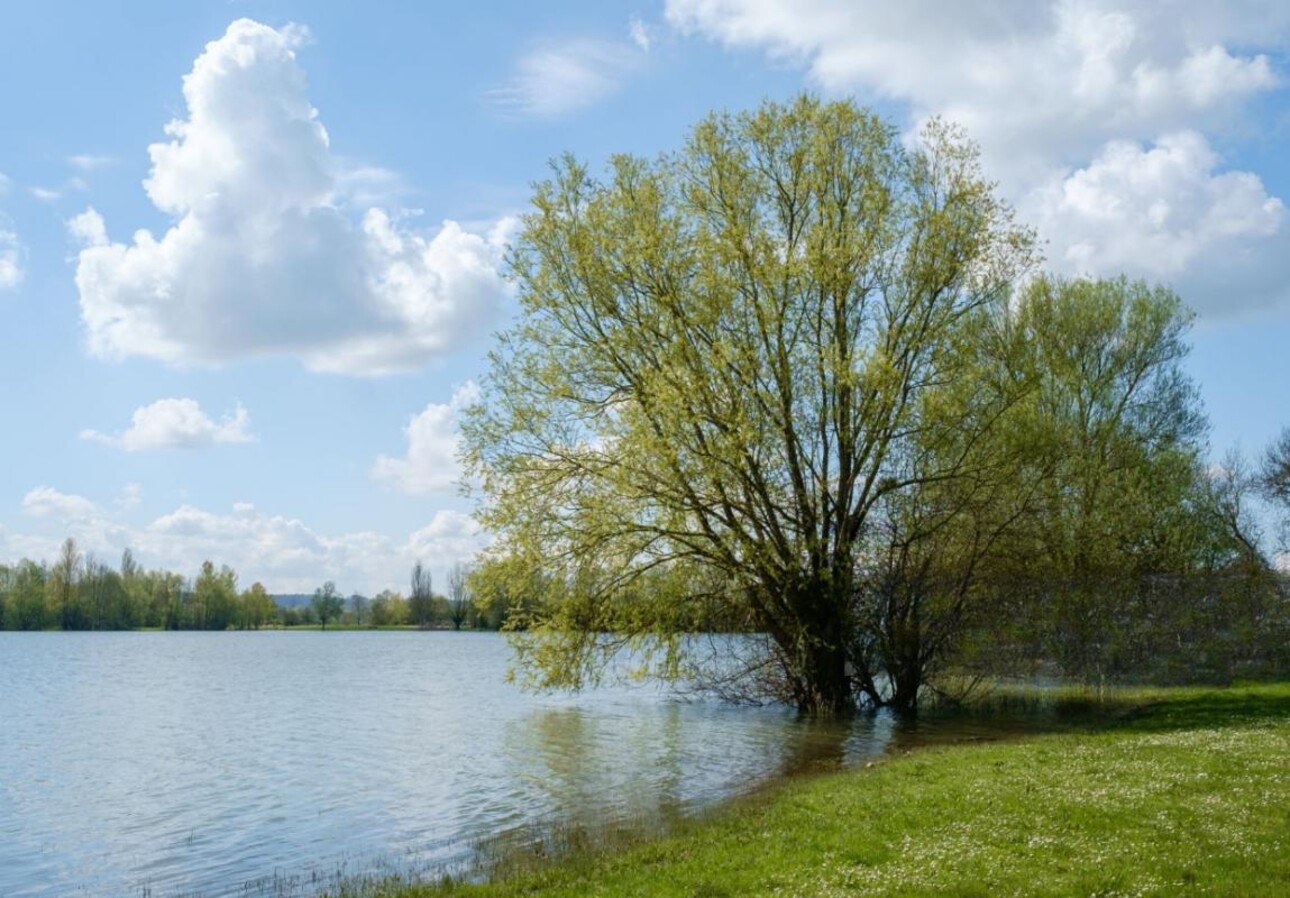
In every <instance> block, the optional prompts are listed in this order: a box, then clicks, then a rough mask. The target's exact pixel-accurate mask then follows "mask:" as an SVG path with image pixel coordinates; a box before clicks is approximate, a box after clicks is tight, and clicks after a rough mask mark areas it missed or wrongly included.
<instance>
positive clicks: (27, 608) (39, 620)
mask: <svg viewBox="0 0 1290 898" xmlns="http://www.w3.org/2000/svg"><path fill="white" fill-rule="evenodd" d="M48 578H49V573H48V571H47V570H46V569H45V567H44V565H39V564H36V562H34V561H27V560H23V561H20V562H18V564H17V565H15V566H14V567H13V568H12V569H11V570H10V574H9V591H8V599H7V602H6V606H7V607H6V611H5V627H7V628H8V629H10V630H43V629H45V628H46V627H52V626H56V625H57V624H58V618H57V617H56V616H54V615H51V614H50V613H49V608H48V605H47V604H46V602H45V590H46V580H48Z"/></svg>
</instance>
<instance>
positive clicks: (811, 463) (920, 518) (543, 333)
mask: <svg viewBox="0 0 1290 898" xmlns="http://www.w3.org/2000/svg"><path fill="white" fill-rule="evenodd" d="M554 169H555V174H554V177H553V178H552V179H551V180H550V181H547V182H545V183H543V184H540V185H538V187H537V190H536V193H535V196H534V199H533V211H532V212H531V213H530V214H528V215H527V216H526V217H525V219H524V227H523V229H522V232H521V234H520V237H519V239H518V242H517V245H516V248H515V250H514V253H513V258H512V263H511V266H512V273H513V275H514V278H515V281H516V283H517V285H518V287H519V297H520V300H521V304H522V315H521V317H520V320H519V321H518V323H517V324H516V325H515V326H514V327H513V328H512V329H511V330H510V331H508V332H507V333H505V334H503V335H502V337H501V339H500V341H499V345H498V347H497V349H496V350H495V351H494V352H493V353H492V355H491V357H490V362H491V368H490V372H489V375H488V377H487V379H486V381H485V386H484V393H483V400H482V402H481V403H480V404H479V405H478V406H476V407H475V408H474V409H472V410H470V412H469V413H468V415H467V420H466V424H465V426H464V428H463V430H464V435H465V440H466V447H467V460H468V462H469V463H470V465H471V467H472V469H473V472H474V473H475V474H476V475H477V476H478V478H479V480H480V482H481V483H482V491H481V499H482V501H481V505H480V509H479V515H480V517H481V519H482V521H483V522H484V523H485V524H486V525H487V526H488V527H489V528H490V529H492V530H493V531H494V532H495V533H496V534H497V535H498V540H497V542H496V543H495V545H494V548H493V549H492V551H491V554H490V556H489V557H488V558H487V559H485V562H484V564H483V565H482V566H481V568H480V571H479V573H478V575H477V578H476V579H477V583H476V592H477V595H479V596H480V597H481V599H483V600H485V601H494V602H495V601H503V600H504V601H506V602H508V603H509V604H510V608H511V610H510V612H509V614H508V617H507V624H506V626H507V627H508V629H511V630H514V631H518V632H521V633H522V634H523V635H522V636H520V637H518V638H517V640H516V644H517V647H518V649H519V651H520V657H521V661H522V663H523V664H524V672H525V675H526V679H527V680H528V681H529V682H530V683H532V684H533V685H537V686H546V687H566V686H573V687H576V686H579V685H581V684H583V683H584V682H588V681H595V680H596V678H597V677H599V676H600V675H601V674H602V673H603V672H605V671H606V670H607V669H610V668H612V667H613V666H614V659H615V658H618V657H620V656H621V654H622V653H623V652H624V651H625V650H630V652H631V653H632V656H633V657H634V658H637V659H644V660H643V661H642V663H641V664H640V665H637V666H636V667H635V668H634V669H635V670H636V671H637V672H644V673H648V674H654V675H657V676H662V677H681V676H684V677H687V678H691V679H693V678H694V677H695V675H696V673H697V674H699V675H701V676H705V677H709V678H711V679H713V681H714V682H719V683H720V684H721V691H723V692H728V691H729V687H730V686H731V685H732V684H734V683H737V682H739V681H740V680H741V679H742V682H743V683H744V684H745V687H746V689H747V693H746V695H745V696H744V697H758V696H765V695H770V696H772V697H776V698H782V699H788V700H790V701H793V702H795V703H796V704H798V705H799V706H800V707H802V708H803V709H806V710H809V711H815V712H826V713H827V712H830V711H842V710H845V709H846V708H848V707H850V706H851V705H852V704H853V698H854V691H855V690H859V691H860V692H861V693H862V694H863V696H864V697H865V699H866V700H867V701H868V702H869V703H871V704H874V705H880V704H889V705H893V706H895V707H897V708H900V709H905V710H910V709H913V708H915V707H916V705H917V702H918V697H919V695H920V693H921V692H922V691H923V690H924V687H925V686H926V685H927V684H928V683H929V682H930V681H932V680H934V679H935V677H936V676H937V675H938V673H939V672H940V671H942V670H945V669H947V668H948V667H950V666H951V665H956V664H961V663H962V662H963V660H964V652H965V651H967V650H968V649H970V648H971V644H972V643H973V641H974V640H975V641H976V643H977V644H978V645H980V644H982V642H983V640H982V639H981V637H982V636H984V635H985V634H987V633H989V634H992V635H995V636H1001V637H1004V638H1005V640H1006V642H1007V644H1008V645H1009V651H1011V652H1014V653H1015V654H1016V655H1018V656H1025V655H1029V656H1030V657H1032V658H1034V657H1039V656H1046V657H1050V658H1055V659H1056V660H1057V662H1058V663H1059V665H1060V668H1061V670H1062V671H1064V672H1065V673H1067V674H1070V675H1074V676H1081V677H1100V676H1104V675H1106V674H1107V673H1108V671H1110V670H1112V669H1113V668H1115V667H1116V665H1117V664H1120V663H1121V662H1122V661H1123V659H1126V658H1129V657H1135V653H1136V652H1139V650H1140V649H1141V648H1142V647H1144V646H1146V645H1154V646H1157V647H1158V646H1159V645H1160V640H1159V639H1156V637H1157V636H1158V635H1159V633H1160V628H1156V629H1154V630H1152V631H1151V632H1150V633H1148V634H1144V633H1142V632H1135V629H1134V628H1135V626H1138V625H1140V624H1142V622H1143V620H1144V619H1143V618H1142V617H1141V616H1138V617H1135V614H1136V613H1137V612H1140V611H1142V610H1143V608H1144V607H1145V604H1146V602H1147V600H1146V597H1147V596H1148V594H1151V595H1152V596H1156V595H1158V594H1159V592H1160V589H1159V586H1160V583H1161V578H1173V580H1172V581H1171V582H1173V583H1175V585H1177V584H1181V583H1183V582H1184V581H1185V586H1182V585H1178V586H1177V588H1176V589H1175V594H1176V595H1178V596H1180V597H1181V596H1188V597H1193V598H1194V600H1195V601H1197V602H1200V603H1202V604H1205V603H1208V604H1211V605H1212V604H1213V602H1211V601H1210V600H1211V599H1212V598H1213V596H1214V594H1215V591H1214V589H1213V588H1205V589H1197V588H1195V584H1196V582H1197V581H1196V578H1206V577H1208V578H1211V579H1213V578H1214V577H1215V576H1217V575H1220V574H1221V575H1223V576H1228V575H1234V574H1239V575H1240V576H1242V577H1245V579H1242V580H1241V581H1240V582H1241V585H1242V587H1248V588H1249V589H1250V590H1252V591H1253V592H1254V593H1257V594H1258V595H1259V596H1261V597H1262V598H1260V601H1263V599H1267V600H1268V604H1270V605H1273V606H1274V605H1275V604H1276V603H1275V601H1273V598H1274V596H1273V594H1272V593H1269V592H1267V588H1266V586H1267V584H1266V583H1264V582H1263V580H1262V579H1261V578H1262V577H1263V575H1264V574H1265V573H1266V570H1265V569H1266V566H1267V565H1266V561H1260V558H1261V556H1260V553H1259V552H1258V551H1257V546H1256V542H1257V541H1256V540H1255V539H1254V538H1253V537H1252V534H1251V533H1250V530H1249V520H1248V516H1245V515H1243V514H1242V513H1241V512H1240V510H1239V508H1238V507H1237V506H1239V501H1237V502H1235V504H1234V500H1236V499H1239V497H1238V496H1237V495H1236V494H1235V493H1233V492H1232V490H1231V489H1230V488H1229V485H1227V484H1224V483H1222V482H1220V481H1219V480H1216V479H1215V478H1214V477H1213V476H1212V475H1211V474H1210V472H1207V471H1206V470H1205V468H1204V465H1203V463H1202V459H1203V454H1204V448H1205V447H1204V442H1203V441H1204V431H1205V422H1204V418H1203V415H1202V413H1201V411H1200V406H1199V400H1198V394H1197V391H1196V388H1195V386H1194V385H1193V384H1192V383H1191V381H1190V380H1189V379H1188V378H1187V376H1186V374H1185V372H1184V370H1183V367H1182V362H1183V360H1184V358H1185V355H1186V352H1187V346H1186V342H1185V338H1186V334H1187V331H1188V328H1189V325H1190V321H1191V315H1190V314H1189V313H1188V312H1187V311H1186V310H1185V308H1184V307H1183V305H1182V303H1181V301H1180V300H1179V298H1178V297H1177V296H1176V295H1174V294H1173V293H1172V292H1170V291H1169V290H1167V289H1164V288H1159V287H1151V286H1148V285H1146V284H1142V283H1138V282H1130V281H1127V280H1124V279H1115V280H1107V281H1092V280H1062V279H1057V278H1048V277H1040V276H1034V273H1033V265H1034V255H1033V250H1032V240H1031V235H1030V234H1029V233H1028V232H1027V231H1026V230H1025V229H1023V228H1019V227H1017V226H1016V225H1015V224H1014V223H1013V220H1012V216H1011V212H1010V210H1009V209H1008V208H1007V207H1006V206H1005V205H1004V204H1003V203H1001V202H1000V201H999V200H998V199H997V197H996V196H995V195H994V192H993V189H992V187H991V185H990V184H988V183H986V182H985V181H984V180H983V179H982V177H981V175H980V172H979V169H978V167H977V162H976V154H975V149H974V148H973V146H972V145H971V144H970V143H969V142H967V141H966V140H965V139H964V138H963V137H962V135H961V134H960V133H959V132H957V131H956V130H955V129H953V128H950V127H947V126H945V125H944V124H941V123H933V124H932V125H930V126H929V127H928V129H927V130H926V131H925V132H924V134H923V135H922V140H921V142H920V143H919V144H918V145H917V146H915V147H913V148H912V149H911V148H908V147H906V146H905V145H904V144H902V142H901V141H900V140H899V139H898V137H897V135H896V133H895V131H894V130H893V129H892V128H891V127H890V126H888V125H886V124H885V123H883V122H882V121H881V120H879V119H877V118H876V117H874V116H873V115H871V114H869V113H867V112H865V111H863V110H860V109H857V108H856V107H855V106H853V105H851V104H849V103H845V102H842V103H829V104H825V103H821V102H819V101H817V100H814V99H811V98H802V99H799V100H798V101H796V102H795V103H793V104H790V105H779V104H775V103H767V104H765V105H764V106H763V107H762V108H760V109H759V110H757V111H756V112H753V113H749V114H744V115H737V116H732V115H726V114H718V115H713V116H711V117H709V118H708V119H707V120H705V121H703V122H701V123H700V124H699V125H698V126H697V127H696V128H695V129H694V131H693V132H692V133H691V135H690V138H689V140H688V141H687V143H686V145H685V146H684V148H683V149H682V150H681V151H680V152H678V153H676V154H674V155H669V156H664V157H661V158H659V159H657V160H653V161H650V160H644V159H639V158H634V157H627V156H618V157H614V158H613V159H612V160H611V162H610V166H609V171H608V172H607V174H606V176H605V177H604V179H603V180H598V179H596V178H595V177H593V176H592V175H591V174H590V172H589V170H588V168H587V167H586V166H585V165H583V164H581V163H579V162H577V161H575V160H573V159H571V158H565V159H563V160H561V161H560V162H558V163H556V164H555V166H554ZM1260 565H1262V569H1260ZM1242 572H1244V573H1242ZM1245 574H1248V575H1249V576H1248V577H1246V576H1245ZM1278 615H1279V617H1278ZM1286 617H1287V615H1286V613H1285V612H1284V610H1282V611H1277V610H1276V609H1275V608H1274V609H1273V611H1272V612H1271V614H1270V618H1269V617H1268V616H1264V619H1259V618H1246V621H1247V623H1249V624H1251V626H1252V627H1253V630H1252V632H1256V633H1258V632H1267V627H1266V626H1265V625H1264V622H1265V620H1266V619H1277V620H1285V619H1286ZM1157 618H1158V615H1157ZM1209 619H1211V620H1212V619H1213V616H1212V615H1211V616H1210V618H1209ZM1147 622H1148V624H1151V623H1152V621H1151V620H1148V621H1147ZM713 626H728V627H730V628H733V629H740V630H745V631H754V632H758V633H762V634H765V636H766V641H765V643H764V645H765V648H766V651H765V652H764V653H760V654H758V655H755V656H750V657H747V658H742V659H730V658H726V659H715V662H716V663H715V666H714V667H713V666H708V667H707V669H705V670H696V667H705V665H698V664H696V659H694V658H692V657H687V654H688V652H687V645H689V644H690V642H688V641H687V640H686V638H685V634H687V633H689V632H692V631H693V630H694V629H696V628H697V629H708V628H711V627H713ZM1008 626H1011V627H1012V632H1010V633H1009V632H1004V630H1005V628H1006V627H1008ZM1138 629H1139V630H1141V627H1140V626H1139V627H1138ZM1148 629H1151V628H1150V626H1149V627H1148ZM1165 629H1167V628H1165ZM1274 631H1275V628H1274ZM1153 640H1154V641H1153ZM1116 659H1120V661H1117V660H1116ZM732 663H733V664H734V665H735V666H736V668H738V667H742V668H743V671H742V673H743V674H744V676H743V677H742V678H741V676H740V671H739V670H738V669H732V668H731V664H732Z"/></svg>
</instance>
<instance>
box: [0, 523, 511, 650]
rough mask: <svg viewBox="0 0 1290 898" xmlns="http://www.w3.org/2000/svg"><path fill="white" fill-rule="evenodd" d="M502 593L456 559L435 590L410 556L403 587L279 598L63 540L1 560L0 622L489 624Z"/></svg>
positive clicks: (208, 569) (205, 572)
mask: <svg viewBox="0 0 1290 898" xmlns="http://www.w3.org/2000/svg"><path fill="white" fill-rule="evenodd" d="M506 618H507V610H506V602H505V600H504V598H501V597H499V598H495V599H493V600H492V601H480V602H476V600H475V597H474V596H473V595H472V592H471V589H470V577H469V571H468V570H467V569H466V568H465V567H464V566H462V565H457V566H455V567H454V568H453V569H452V571H451V572H450V574H449V577H448V594H447V595H442V594H439V593H436V592H435V591H434V590H433V588H432V582H431V578H430V575H429V572H427V571H426V570H425V568H424V567H423V566H422V565H421V564H420V563H418V564H417V565H416V566H414V568H413V570H412V582H411V588H410V589H409V591H408V594H407V595H406V596H405V595H403V594H402V593H399V592H393V591H390V590H386V591H384V592H381V593H378V594H377V595H375V596H372V597H370V598H369V597H367V596H363V595H357V594H355V595H350V596H344V595H341V594H340V593H338V592H337V591H336V587H335V584H333V583H332V582H330V581H328V582H326V583H323V584H322V585H321V586H320V587H319V588H318V589H317V590H316V591H315V592H314V594H313V595H312V596H310V597H308V600H307V601H305V602H303V603H296V604H294V605H292V606H290V607H288V606H285V605H279V604H278V603H277V602H276V601H275V600H274V597H273V596H272V595H271V594H270V593H269V592H268V591H267V590H266V589H265V588H264V586H263V585H262V584H260V583H258V582H257V583H252V584H251V585H250V586H249V587H248V588H246V589H244V590H239V588H238V578H237V573H236V572H235V571H234V570H233V569H232V568H230V567H228V566H227V565H223V566H220V567H216V566H215V564H214V563H213V562H210V561H207V562H205V563H204V564H203V565H202V568H201V572H200V573H198V575H197V576H196V577H194V578H189V577H185V576H183V575H182V574H177V573H174V572H172V571H166V570H145V569H144V568H142V567H140V565H139V564H138V562H137V561H135V558H134V556H133V554H132V553H131V552H130V550H128V549H127V550H126V551H125V552H124V553H123V554H122V557H121V561H120V564H119V565H118V566H115V567H114V566H112V565H110V564H107V563H106V562H104V561H102V560H100V559H98V558H96V557H95V556H94V555H92V554H89V553H82V552H81V550H80V548H79V547H78V546H77V544H76V542H75V541H74V540H72V539H68V540H66V541H65V542H64V543H63V545H62V549H61V550H60V552H59V555H58V558H57V559H55V560H54V561H53V562H52V563H49V562H37V561H31V560H28V559H24V560H23V561H20V562H18V563H17V564H14V565H4V564H0V629H4V630H133V629H140V628H156V629H165V630H230V629H236V630H255V629H260V628H263V627H292V626H308V625H321V626H323V627H327V626H329V625H330V626H335V625H342V626H351V627H354V626H357V627H389V626H416V627H424V628H453V629H462V628H469V629H489V630H495V629H499V628H501V627H502V626H503V625H504V624H505V623H506Z"/></svg>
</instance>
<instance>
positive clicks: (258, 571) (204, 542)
mask: <svg viewBox="0 0 1290 898" xmlns="http://www.w3.org/2000/svg"><path fill="white" fill-rule="evenodd" d="M23 508H24V510H25V511H26V512H27V513H28V515H29V516H30V517H31V518H32V519H33V522H34V523H35V524H37V525H39V526H40V527H41V528H42V530H41V531H40V532H35V533H14V532H10V531H8V530H4V529H0V561H16V560H18V559H19V558H22V557H29V558H35V559H52V558H53V557H54V555H55V553H56V552H57V551H58V545H59V543H61V542H62V540H63V538H64V537H67V536H71V537H72V538H74V539H75V540H76V541H77V543H79V544H80V546H81V548H82V550H84V551H88V552H93V553H95V554H97V555H99V556H100V557H105V558H114V557H116V556H118V555H120V553H121V552H122V551H123V550H124V549H126V548H129V549H131V550H132V551H133V552H134V554H135V557H136V558H137V559H138V560H139V561H140V563H142V564H144V565H145V566H148V567H164V568H166V569H168V570H173V571H176V572H179V573H184V574H188V575H192V574H195V573H196V572H197V571H198V570H199V569H200V567H201V564H202V562H203V561H206V560H207V559H209V560H211V561H214V562H215V563H216V564H228V565H230V566H231V567H232V568H233V569H234V570H235V571H237V573H238V575H239V581H240V582H241V584H242V585H243V586H246V585H249V584H250V583H252V582H254V581H257V580H258V581H260V582H262V583H263V584H264V585H265V587H266V588H268V589H269V590H270V591H271V592H308V591H310V590H312V589H314V588H315V587H316V586H317V585H318V584H319V583H320V582H322V581H323V580H335V581H336V582H337V584H338V585H339V586H340V587H341V589H342V590H343V591H346V592H348V591H351V590H354V591H361V592H364V593H366V594H368V595H371V594H373V593H375V592H378V591H380V590H382V589H387V588H392V589H400V588H403V584H404V582H405V580H406V579H407V573H408V570H409V569H410V568H411V566H412V564H413V563H414V562H416V561H422V562H424V563H425V564H426V565H428V566H429V567H430V568H431V570H432V571H434V572H436V574H437V575H440V574H442V573H443V572H445V571H446V570H447V569H448V568H449V567H450V566H451V565H453V564H454V563H456V562H458V561H469V560H470V559H471V558H472V557H474V555H475V554H476V553H477V552H478V551H479V550H480V549H482V548H483V547H484V545H485V543H486V539H485V537H484V535H483V533H482V532H481V531H480V528H479V525H478V524H477V523H476V522H475V521H474V520H473V519H472V518H471V517H470V516H469V515H466V514H464V513H462V512H459V511H454V510H440V511H438V512H436V513H435V514H434V515H433V517H432V518H431V520H430V522H429V523H428V524H427V525H426V526H424V527H422V528H420V529H418V530H416V531H414V532H413V533H411V534H409V535H408V537H407V538H406V539H401V540H400V539H395V538H391V537H389V536H386V535H383V534H380V533H374V532H371V531H360V532H353V533H342V534H338V535H327V534H324V533H321V532H319V531H317V530H315V529H313V528H311V527H309V526H308V525H306V524H305V523H304V522H303V521H301V520H299V519H296V518H290V517H285V516H282V515H273V514H266V513H264V512H262V511H260V510H259V509H257V508H256V507H255V506H254V505H253V504H251V503H249V502H238V503H235V504H234V505H233V508H232V511H231V512H230V513H225V514H221V513H216V512H211V511H207V510H204V509H201V508H197V507H194V506H191V505H183V506H180V507H179V508H176V509H175V510H174V511H171V512H169V513H168V514H164V515H161V516H160V517H157V518H155V519H153V520H152V521H150V522H148V523H146V524H143V525H142V526H137V527H136V526H131V525H128V524H127V523H125V521H124V519H123V517H122V516H121V512H117V513H110V512H108V511H106V510H105V509H103V508H102V507H100V506H99V505H97V504H96V503H94V502H92V501H91V500H89V499H86V498H85V497H83V496H77V495H72V494H67V493H62V492H60V491H58V490H56V489H53V488H51V487H39V488H37V489H34V490H32V491H31V492H30V493H28V494H27V497H26V498H25V499H24V500H23ZM127 510H128V509H122V511H127Z"/></svg>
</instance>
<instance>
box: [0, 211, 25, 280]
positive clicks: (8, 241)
mask: <svg viewBox="0 0 1290 898" xmlns="http://www.w3.org/2000/svg"><path fill="white" fill-rule="evenodd" d="M3 221H4V219H3V218H0V223H3ZM22 257H23V248H22V244H21V243H19V242H18V235H17V234H15V233H14V232H13V231H6V230H5V229H4V228H3V227H0V290H13V289H15V288H17V287H18V285H19V284H21V283H22V278H23V270H22Z"/></svg>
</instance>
